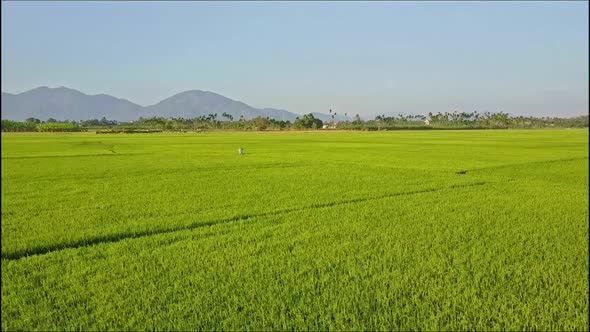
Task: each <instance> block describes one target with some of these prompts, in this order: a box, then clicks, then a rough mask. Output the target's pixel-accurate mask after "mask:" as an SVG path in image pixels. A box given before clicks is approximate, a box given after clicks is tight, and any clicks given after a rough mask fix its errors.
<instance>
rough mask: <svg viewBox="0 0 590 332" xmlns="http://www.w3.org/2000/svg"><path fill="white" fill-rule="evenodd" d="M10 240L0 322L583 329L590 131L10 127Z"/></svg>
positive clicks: (6, 176)
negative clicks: (29, 130)
mask: <svg viewBox="0 0 590 332" xmlns="http://www.w3.org/2000/svg"><path fill="white" fill-rule="evenodd" d="M239 147H243V148H244V151H245V154H244V155H242V156H240V155H238V153H237V151H238V148H239ZM1 245H2V252H1V255H2V329H3V330H64V329H65V330H144V329H157V330H162V329H168V330H196V329H205V330H212V329H215V330H243V329H249V330H269V329H278V330H287V329H289V330H291V329H296V330H300V329H313V330H318V329H321V330H324V329H330V330H351V329H353V330H357V329H363V330H391V329H396V330H410V329H411V330H473V329H477V330H587V328H588V292H589V289H588V267H589V266H588V251H589V250H588V131H587V130H537V131H525V130H522V131H508V130H503V131H406V132H404V131H400V132H371V133H367V132H333V133H326V132H309V133H209V134H207V133H184V134H133V135H125V134H117V135H96V134H93V133H77V134H2V239H1Z"/></svg>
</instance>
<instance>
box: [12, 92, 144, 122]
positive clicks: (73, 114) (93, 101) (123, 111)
mask: <svg viewBox="0 0 590 332" xmlns="http://www.w3.org/2000/svg"><path fill="white" fill-rule="evenodd" d="M142 110H143V107H141V106H140V105H137V104H134V103H132V102H130V101H128V100H125V99H119V98H115V97H113V96H109V95H105V94H99V95H87V94H84V93H82V92H80V91H77V90H74V89H69V88H65V87H59V88H48V87H46V86H44V87H39V88H36V89H33V90H29V91H26V92H23V93H19V94H10V93H4V92H3V93H2V109H1V113H2V119H10V120H18V121H22V120H24V119H26V118H29V117H34V118H38V119H41V120H46V119H48V118H55V119H57V120H66V119H67V120H87V119H95V118H97V119H100V118H102V117H103V116H104V117H106V118H107V119H116V120H120V121H128V120H134V119H137V118H138V117H139V116H140V114H141V112H142Z"/></svg>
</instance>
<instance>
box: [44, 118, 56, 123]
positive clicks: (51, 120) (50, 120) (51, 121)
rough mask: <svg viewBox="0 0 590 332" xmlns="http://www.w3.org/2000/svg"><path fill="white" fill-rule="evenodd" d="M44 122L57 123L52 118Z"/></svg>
mask: <svg viewBox="0 0 590 332" xmlns="http://www.w3.org/2000/svg"><path fill="white" fill-rule="evenodd" d="M46 122H49V123H53V122H57V120H56V119H54V118H49V119H47V121H46Z"/></svg>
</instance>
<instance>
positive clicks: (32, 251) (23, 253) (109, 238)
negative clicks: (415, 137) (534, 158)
mask: <svg viewBox="0 0 590 332" xmlns="http://www.w3.org/2000/svg"><path fill="white" fill-rule="evenodd" d="M485 184H486V182H484V181H479V182H473V183H467V184H457V185H452V186H449V187H444V188H427V189H420V190H413V191H406V192H399V193H392V194H385V195H380V196H373V197H361V198H353V199H347V200H341V201H334V202H328V203H320V204H312V205H309V206H304V207H293V208H287V209H280V210H275V211H270V212H264V213H254V214H242V215H236V216H233V217H230V218H224V219H217V220H209V221H202V222H196V223H192V224H189V225H186V226H182V227H178V228H172V229H160V230H147V231H139V232H124V233H118V234H110V235H105V236H97V237H93V238H89V239H82V240H78V241H73V242H70V243H61V244H55V245H46V246H39V247H33V248H28V249H23V250H17V251H15V252H10V253H4V252H2V254H1V257H2V259H3V260H18V259H21V258H26V257H29V256H39V255H45V254H49V253H51V252H56V251H61V250H66V249H78V248H83V247H90V246H94V245H98V244H107V243H113V242H119V241H123V240H127V239H137V238H143V237H148V236H152V235H159V234H168V233H174V232H180V231H185V230H193V229H197V228H201V227H207V226H213V225H218V224H226V223H231V222H236V221H241V220H248V219H252V218H260V217H268V216H278V215H281V214H286V213H291V212H296V211H304V210H310V209H322V208H329V207H333V206H338V205H345V204H355V203H360V202H367V201H374V200H380V199H386V198H392V197H397V196H410V195H417V194H423V193H431V192H437V191H443V190H449V189H458V188H468V187H475V186H482V185H485Z"/></svg>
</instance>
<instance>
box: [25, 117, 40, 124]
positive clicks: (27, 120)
mask: <svg viewBox="0 0 590 332" xmlns="http://www.w3.org/2000/svg"><path fill="white" fill-rule="evenodd" d="M25 122H30V123H36V124H39V123H41V120H39V119H36V118H27V119H26V120H25Z"/></svg>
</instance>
